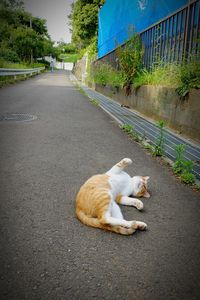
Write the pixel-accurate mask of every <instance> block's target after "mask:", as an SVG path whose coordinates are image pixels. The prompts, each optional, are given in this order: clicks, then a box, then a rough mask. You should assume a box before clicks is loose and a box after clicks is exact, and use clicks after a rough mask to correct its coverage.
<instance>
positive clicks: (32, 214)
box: [0, 72, 200, 300]
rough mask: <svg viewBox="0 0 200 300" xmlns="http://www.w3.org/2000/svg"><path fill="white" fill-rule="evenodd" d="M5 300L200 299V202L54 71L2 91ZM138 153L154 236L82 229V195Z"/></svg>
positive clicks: (133, 169) (0, 244)
mask: <svg viewBox="0 0 200 300" xmlns="http://www.w3.org/2000/svg"><path fill="white" fill-rule="evenodd" d="M0 112H1V114H2V115H3V114H8V113H12V114H16V113H19V114H31V115H36V116H37V117H38V118H37V119H35V120H33V121H30V122H7V123H6V122H1V123H0V164H1V165H0V211H1V216H0V225H1V236H0V238H1V241H0V251H1V268H0V272H1V275H0V279H1V283H0V289H1V291H0V298H1V299H14V300H15V299H20V300H21V299H31V300H32V299H48V300H51V299H53V300H57V299H63V300H70V299H77V300H78V299H80V300H86V299H87V300H90V299H106V300H112V299H113V300H115V299H120V300H121V299H124V300H129V299H130V300H132V299H133V300H134V299H137V300H140V299H141V300H143V299H150V300H151V299H152V300H157V299H159V300H160V299H161V300H162V299H167V300H168V299H181V300H182V299H185V300H186V299H187V300H191V299H199V295H200V281H199V278H200V255H199V253H200V239H199V233H200V222H199V215H200V197H199V193H197V192H195V191H193V190H191V188H190V187H187V186H184V185H182V184H180V183H179V182H178V181H177V179H176V178H175V177H174V176H173V175H172V173H171V171H170V170H169V169H168V168H167V167H165V166H162V165H161V164H159V162H158V161H157V160H156V159H153V158H152V157H151V156H149V155H148V154H147V153H146V152H145V151H144V150H143V149H142V148H140V146H139V145H138V144H137V143H135V142H134V141H132V140H130V139H129V138H128V136H127V135H126V134H124V133H123V132H122V131H121V130H120V129H119V126H118V125H117V123H116V122H115V121H113V119H111V118H110V116H109V115H107V114H106V113H105V112H104V111H103V110H101V108H100V107H96V106H94V105H92V104H91V103H90V102H89V101H88V98H87V97H86V96H84V95H82V94H80V93H79V91H77V90H76V88H75V87H74V86H73V85H72V83H71V82H70V81H69V74H66V73H63V72H55V73H52V74H51V73H46V74H42V75H39V76H37V77H35V78H32V79H29V80H27V81H24V82H21V83H19V84H16V85H13V86H9V87H6V88H3V89H1V90H0ZM123 157H130V158H131V159H132V160H133V165H132V166H130V167H129V169H128V172H129V173H130V174H132V175H136V174H137V175H139V174H141V175H149V176H150V177H151V179H150V191H151V194H152V196H151V198H150V199H144V200H143V202H144V205H145V209H144V211H142V212H139V211H137V210H136V209H134V208H131V207H122V211H123V213H124V215H125V217H126V218H127V219H129V220H130V219H138V220H141V221H144V222H146V223H147V224H148V230H147V231H146V232H138V233H136V234H134V235H132V236H128V237H127V236H121V235H117V234H114V233H110V232H105V231H103V230H98V229H93V228H89V227H87V226H84V225H83V224H81V223H80V222H79V221H78V220H77V219H76V218H75V215H74V199H75V195H76V193H77V191H78V190H79V188H80V186H81V184H82V183H83V182H84V181H85V180H86V179H87V178H88V177H90V176H91V175H93V174H95V173H99V172H105V171H106V170H108V169H109V168H110V167H111V166H112V165H113V164H114V163H115V162H117V161H119V160H120V159H121V158H123Z"/></svg>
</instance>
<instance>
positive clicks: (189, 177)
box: [180, 173, 196, 184]
mask: <svg viewBox="0 0 200 300" xmlns="http://www.w3.org/2000/svg"><path fill="white" fill-rule="evenodd" d="M180 177H181V181H182V182H184V183H186V184H193V183H194V182H195V180H196V177H195V176H194V174H192V173H183V174H181V176H180Z"/></svg>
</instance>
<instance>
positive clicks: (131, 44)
mask: <svg viewBox="0 0 200 300" xmlns="http://www.w3.org/2000/svg"><path fill="white" fill-rule="evenodd" d="M116 51H117V52H116V53H117V57H118V59H119V65H120V69H121V71H122V73H123V79H124V88H125V93H126V95H127V96H128V95H130V94H131V84H132V83H133V80H134V78H135V77H136V76H137V74H138V73H139V72H140V70H141V69H142V58H143V53H144V50H143V47H142V41H141V38H140V36H139V35H138V34H137V35H136V34H135V35H134V36H133V37H132V38H130V40H129V41H128V42H127V43H126V44H125V45H123V46H120V47H118V48H117V50H116Z"/></svg>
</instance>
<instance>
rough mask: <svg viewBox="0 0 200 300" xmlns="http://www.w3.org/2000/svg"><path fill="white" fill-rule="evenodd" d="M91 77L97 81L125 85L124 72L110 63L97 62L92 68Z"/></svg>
mask: <svg viewBox="0 0 200 300" xmlns="http://www.w3.org/2000/svg"><path fill="white" fill-rule="evenodd" d="M90 77H91V79H92V80H94V82H95V83H98V84H101V85H111V86H114V87H120V86H122V85H123V74H122V72H120V71H116V70H115V69H113V68H112V66H110V65H108V64H101V63H97V64H95V65H93V67H92V68H91V69H90Z"/></svg>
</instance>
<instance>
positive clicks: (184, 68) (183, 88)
mask: <svg viewBox="0 0 200 300" xmlns="http://www.w3.org/2000/svg"><path fill="white" fill-rule="evenodd" d="M180 79H181V83H180V85H179V86H178V87H177V89H176V91H177V93H178V95H179V96H180V97H181V98H184V97H185V96H186V95H187V94H188V93H189V91H190V90H191V88H197V89H199V88H200V62H199V59H198V58H197V57H196V56H193V57H191V59H190V60H188V61H187V62H185V63H183V64H182V65H181V66H180Z"/></svg>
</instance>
